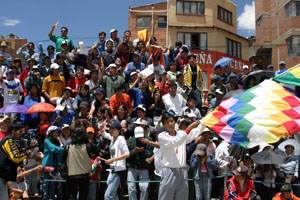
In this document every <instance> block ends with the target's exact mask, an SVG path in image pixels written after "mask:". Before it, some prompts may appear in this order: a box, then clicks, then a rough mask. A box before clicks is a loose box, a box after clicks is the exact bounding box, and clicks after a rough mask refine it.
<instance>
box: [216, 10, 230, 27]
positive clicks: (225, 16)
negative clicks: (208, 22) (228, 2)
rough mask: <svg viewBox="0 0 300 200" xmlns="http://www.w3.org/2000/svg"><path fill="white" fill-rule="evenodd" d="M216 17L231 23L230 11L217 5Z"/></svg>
mask: <svg viewBox="0 0 300 200" xmlns="http://www.w3.org/2000/svg"><path fill="white" fill-rule="evenodd" d="M218 19H219V20H222V21H224V22H226V23H228V24H232V12H230V11H228V10H226V9H225V8H222V7H220V6H218Z"/></svg>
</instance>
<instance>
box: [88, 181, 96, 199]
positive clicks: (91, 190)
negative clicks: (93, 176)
mask: <svg viewBox="0 0 300 200" xmlns="http://www.w3.org/2000/svg"><path fill="white" fill-rule="evenodd" d="M96 195H97V183H96V182H92V181H91V182H90V187H89V194H88V199H89V200H96Z"/></svg>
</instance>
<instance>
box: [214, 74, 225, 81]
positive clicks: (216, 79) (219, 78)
mask: <svg viewBox="0 0 300 200" xmlns="http://www.w3.org/2000/svg"><path fill="white" fill-rule="evenodd" d="M223 79H224V78H223V77H222V76H220V75H217V76H216V77H215V81H219V80H223Z"/></svg>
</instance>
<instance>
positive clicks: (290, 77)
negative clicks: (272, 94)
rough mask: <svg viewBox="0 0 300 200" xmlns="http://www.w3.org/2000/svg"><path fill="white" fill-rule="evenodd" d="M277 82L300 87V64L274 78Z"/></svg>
mask: <svg viewBox="0 0 300 200" xmlns="http://www.w3.org/2000/svg"><path fill="white" fill-rule="evenodd" d="M273 79H274V80H275V81H278V82H280V83H285V84H288V85H296V86H300V64H298V65H296V66H294V67H292V68H290V69H289V70H288V71H286V72H284V73H282V74H280V75H279V76H276V77H274V78H273Z"/></svg>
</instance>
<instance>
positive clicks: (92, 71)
mask: <svg viewBox="0 0 300 200" xmlns="http://www.w3.org/2000/svg"><path fill="white" fill-rule="evenodd" d="M92 73H97V74H98V73H99V72H98V70H96V69H92V70H91V71H90V76H91V75H92Z"/></svg>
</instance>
